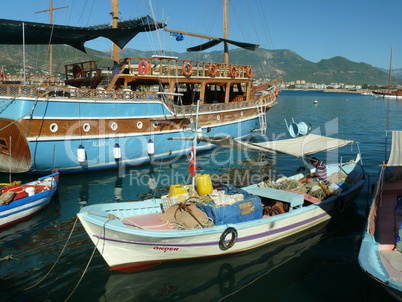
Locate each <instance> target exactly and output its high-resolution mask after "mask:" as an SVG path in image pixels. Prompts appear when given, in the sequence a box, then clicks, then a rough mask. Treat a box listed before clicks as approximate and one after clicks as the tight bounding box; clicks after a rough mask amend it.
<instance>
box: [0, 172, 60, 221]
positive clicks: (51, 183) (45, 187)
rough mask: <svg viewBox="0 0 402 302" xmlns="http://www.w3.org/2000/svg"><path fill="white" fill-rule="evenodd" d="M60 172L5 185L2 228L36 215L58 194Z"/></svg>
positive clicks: (1, 202)
mask: <svg viewBox="0 0 402 302" xmlns="http://www.w3.org/2000/svg"><path fill="white" fill-rule="evenodd" d="M58 181H59V172H55V173H53V174H50V175H47V176H44V177H41V178H38V179H37V180H35V181H32V182H28V183H25V184H13V185H9V186H3V187H2V188H1V189H0V191H1V195H0V228H5V227H8V226H11V225H13V224H16V223H18V222H20V221H22V220H26V219H28V218H29V217H31V216H33V215H35V214H36V213H37V212H39V211H40V210H41V209H43V208H44V207H45V206H47V205H48V204H49V202H50V201H51V200H52V198H53V197H54V195H55V194H56V191H57V187H58Z"/></svg>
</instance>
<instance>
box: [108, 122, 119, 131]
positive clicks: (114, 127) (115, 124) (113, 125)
mask: <svg viewBox="0 0 402 302" xmlns="http://www.w3.org/2000/svg"><path fill="white" fill-rule="evenodd" d="M117 128H119V125H117V123H116V122H113V123H111V124H110V129H112V130H113V131H116V130H117Z"/></svg>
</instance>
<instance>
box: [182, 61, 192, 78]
mask: <svg viewBox="0 0 402 302" xmlns="http://www.w3.org/2000/svg"><path fill="white" fill-rule="evenodd" d="M182 71H183V75H185V76H191V74H192V73H193V66H192V65H191V63H190V62H184V63H183V67H182Z"/></svg>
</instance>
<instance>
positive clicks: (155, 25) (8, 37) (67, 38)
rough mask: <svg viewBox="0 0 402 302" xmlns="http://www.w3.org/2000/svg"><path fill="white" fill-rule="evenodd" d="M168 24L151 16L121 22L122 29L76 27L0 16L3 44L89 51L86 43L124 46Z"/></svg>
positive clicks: (0, 31) (1, 40) (1, 41)
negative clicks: (96, 41)
mask: <svg viewBox="0 0 402 302" xmlns="http://www.w3.org/2000/svg"><path fill="white" fill-rule="evenodd" d="M165 26H166V24H164V23H161V22H157V21H155V20H154V19H153V18H151V17H150V16H145V17H141V18H137V19H131V20H127V21H123V22H119V27H118V28H112V27H111V26H110V25H109V24H105V25H98V26H89V27H74V26H63V25H54V24H45V23H35V22H24V21H14V20H6V19H0V44H18V45H19V44H24V43H25V44H67V45H70V46H72V47H74V48H77V49H79V50H81V51H83V52H85V47H84V44H85V42H87V41H90V40H93V39H96V38H99V37H104V38H107V39H109V40H111V41H112V42H113V43H115V44H116V45H117V46H119V47H120V48H123V47H124V46H125V45H126V44H127V43H128V42H129V41H130V40H131V39H132V38H134V37H135V36H136V35H137V34H138V33H140V32H146V31H153V30H157V29H160V28H163V27H165ZM23 28H24V35H23ZM23 36H24V38H23Z"/></svg>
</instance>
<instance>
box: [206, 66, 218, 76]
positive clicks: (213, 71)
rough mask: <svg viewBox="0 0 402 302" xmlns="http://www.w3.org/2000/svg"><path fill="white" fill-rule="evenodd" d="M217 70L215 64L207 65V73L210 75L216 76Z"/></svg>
mask: <svg viewBox="0 0 402 302" xmlns="http://www.w3.org/2000/svg"><path fill="white" fill-rule="evenodd" d="M217 72H218V69H216V65H215V64H209V66H208V73H209V75H210V76H211V77H214V76H216V73H217Z"/></svg>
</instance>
